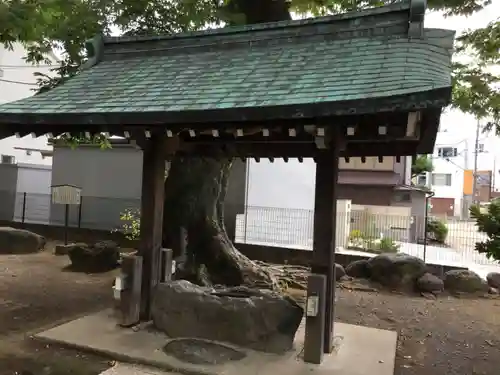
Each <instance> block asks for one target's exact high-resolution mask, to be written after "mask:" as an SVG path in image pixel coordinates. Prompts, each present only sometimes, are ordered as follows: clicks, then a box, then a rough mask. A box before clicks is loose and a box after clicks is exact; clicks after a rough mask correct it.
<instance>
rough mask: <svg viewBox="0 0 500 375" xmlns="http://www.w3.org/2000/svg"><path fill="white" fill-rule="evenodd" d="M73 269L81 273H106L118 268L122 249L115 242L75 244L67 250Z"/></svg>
mask: <svg viewBox="0 0 500 375" xmlns="http://www.w3.org/2000/svg"><path fill="white" fill-rule="evenodd" d="M65 250H66V251H67V254H68V256H69V259H70V261H71V268H72V269H73V270H75V271H79V272H105V271H109V270H112V269H114V268H116V267H118V263H119V261H120V248H119V246H118V244H116V243H115V242H113V241H101V242H97V243H95V244H94V245H87V244H86V243H75V244H71V245H68V246H67V247H66V249H65Z"/></svg>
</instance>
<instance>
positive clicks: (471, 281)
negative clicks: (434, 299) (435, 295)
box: [444, 270, 489, 293]
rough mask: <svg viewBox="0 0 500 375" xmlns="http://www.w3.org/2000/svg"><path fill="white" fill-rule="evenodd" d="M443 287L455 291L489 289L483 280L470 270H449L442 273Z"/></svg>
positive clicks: (468, 291) (482, 290)
mask: <svg viewBox="0 0 500 375" xmlns="http://www.w3.org/2000/svg"><path fill="white" fill-rule="evenodd" d="M444 287H445V289H446V290H448V291H450V292H457V293H487V292H488V290H489V287H488V284H487V283H486V281H485V280H483V279H481V277H480V276H479V275H478V274H477V273H475V272H473V271H470V270H451V271H448V272H446V273H445V274H444Z"/></svg>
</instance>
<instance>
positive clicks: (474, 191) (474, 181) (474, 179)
mask: <svg viewBox="0 0 500 375" xmlns="http://www.w3.org/2000/svg"><path fill="white" fill-rule="evenodd" d="M480 130H481V122H480V121H479V119H477V124H476V141H475V142H474V170H473V171H472V201H473V202H474V204H479V201H478V197H477V159H478V155H479V152H478V151H479V133H480Z"/></svg>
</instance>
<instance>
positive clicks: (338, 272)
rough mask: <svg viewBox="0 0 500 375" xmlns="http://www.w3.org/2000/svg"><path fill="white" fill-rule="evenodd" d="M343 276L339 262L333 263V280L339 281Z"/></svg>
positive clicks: (342, 269) (343, 272)
mask: <svg viewBox="0 0 500 375" xmlns="http://www.w3.org/2000/svg"><path fill="white" fill-rule="evenodd" d="M344 276H345V270H344V267H342V266H341V265H340V264H337V263H335V280H337V281H339V280H340V279H341V278H342V277H344Z"/></svg>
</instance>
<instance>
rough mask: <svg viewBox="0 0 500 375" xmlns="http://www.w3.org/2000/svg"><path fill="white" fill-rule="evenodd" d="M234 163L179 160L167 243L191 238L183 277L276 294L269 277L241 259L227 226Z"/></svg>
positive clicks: (168, 205) (168, 196)
mask: <svg viewBox="0 0 500 375" xmlns="http://www.w3.org/2000/svg"><path fill="white" fill-rule="evenodd" d="M231 164H232V163H231V161H228V160H213V159H202V158H189V159H179V158H177V159H174V161H172V163H171V166H170V170H169V174H168V178H167V179H166V181H165V208H164V224H163V225H164V239H165V242H166V245H167V246H170V247H172V244H173V242H177V241H179V233H181V228H183V229H184V230H185V232H186V234H187V236H186V237H187V238H186V240H187V249H186V253H187V254H186V255H187V259H186V263H185V265H184V271H183V272H182V277H183V278H187V279H189V280H190V281H194V282H196V283H198V284H202V285H210V284H222V285H230V286H234V285H241V284H245V285H252V286H258V287H266V288H273V289H274V288H275V286H276V285H275V282H274V280H273V279H272V277H271V276H270V275H269V273H268V272H267V271H266V270H265V269H264V268H261V267H260V266H258V265H257V264H255V263H254V262H253V261H252V260H250V259H249V258H247V257H246V256H245V255H243V254H241V253H240V252H239V251H238V250H237V249H236V248H235V247H234V245H233V243H232V242H231V240H230V239H229V237H228V235H227V233H226V229H225V226H224V198H225V195H226V190H227V185H228V177H229V173H230V171H231Z"/></svg>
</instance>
